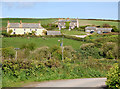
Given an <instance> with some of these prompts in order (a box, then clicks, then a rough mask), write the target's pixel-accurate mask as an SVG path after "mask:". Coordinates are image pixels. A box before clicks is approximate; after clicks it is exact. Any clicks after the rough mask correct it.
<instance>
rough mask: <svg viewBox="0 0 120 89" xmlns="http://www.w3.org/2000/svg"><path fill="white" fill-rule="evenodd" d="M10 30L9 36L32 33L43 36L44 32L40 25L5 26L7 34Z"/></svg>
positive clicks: (20, 24) (19, 24)
mask: <svg viewBox="0 0 120 89" xmlns="http://www.w3.org/2000/svg"><path fill="white" fill-rule="evenodd" d="M10 30H12V33H11V35H13V34H20V35H23V34H27V33H32V32H33V31H34V32H35V35H44V33H43V31H44V30H46V29H44V28H43V27H42V26H41V24H40V23H22V21H20V23H9V21H8V24H7V32H9V31H10Z"/></svg>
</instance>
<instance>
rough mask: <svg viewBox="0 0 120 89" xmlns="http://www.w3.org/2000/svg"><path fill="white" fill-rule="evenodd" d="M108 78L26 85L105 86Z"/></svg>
mask: <svg viewBox="0 0 120 89" xmlns="http://www.w3.org/2000/svg"><path fill="white" fill-rule="evenodd" d="M105 81H106V78H84V79H68V80H52V81H46V82H37V83H32V84H29V85H26V86H24V87H103V86H106V85H105Z"/></svg>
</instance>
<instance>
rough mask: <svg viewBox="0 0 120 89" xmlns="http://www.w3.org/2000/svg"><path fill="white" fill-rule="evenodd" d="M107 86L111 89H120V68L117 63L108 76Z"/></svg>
mask: <svg viewBox="0 0 120 89" xmlns="http://www.w3.org/2000/svg"><path fill="white" fill-rule="evenodd" d="M106 84H107V85H108V86H109V88H110V89H120V66H118V63H115V64H114V65H113V67H112V68H111V69H110V71H109V72H108V74H107V81H106Z"/></svg>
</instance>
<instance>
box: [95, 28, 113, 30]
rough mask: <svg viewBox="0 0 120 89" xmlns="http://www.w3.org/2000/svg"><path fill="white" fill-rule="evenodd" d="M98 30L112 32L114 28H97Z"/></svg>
mask: <svg viewBox="0 0 120 89" xmlns="http://www.w3.org/2000/svg"><path fill="white" fill-rule="evenodd" d="M96 30H112V28H96Z"/></svg>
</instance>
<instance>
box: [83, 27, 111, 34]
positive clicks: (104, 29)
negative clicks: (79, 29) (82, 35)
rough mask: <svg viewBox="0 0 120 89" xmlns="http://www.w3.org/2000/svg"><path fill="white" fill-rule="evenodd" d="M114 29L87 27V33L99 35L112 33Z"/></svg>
mask: <svg viewBox="0 0 120 89" xmlns="http://www.w3.org/2000/svg"><path fill="white" fill-rule="evenodd" d="M111 30H112V28H97V27H86V28H85V32H91V31H93V32H97V33H103V32H111Z"/></svg>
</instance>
